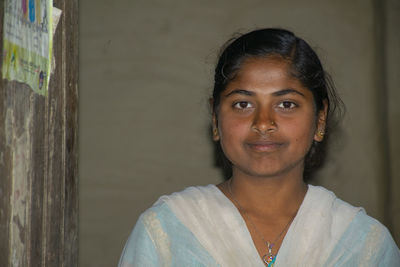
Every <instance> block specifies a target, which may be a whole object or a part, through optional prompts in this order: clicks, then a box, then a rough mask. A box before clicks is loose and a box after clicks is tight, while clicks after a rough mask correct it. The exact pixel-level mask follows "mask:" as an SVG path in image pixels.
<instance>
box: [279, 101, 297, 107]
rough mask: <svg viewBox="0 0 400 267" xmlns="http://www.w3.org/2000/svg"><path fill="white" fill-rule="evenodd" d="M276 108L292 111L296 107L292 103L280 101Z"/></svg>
mask: <svg viewBox="0 0 400 267" xmlns="http://www.w3.org/2000/svg"><path fill="white" fill-rule="evenodd" d="M278 107H279V108H281V109H294V108H296V107H297V104H296V103H294V102H292V101H282V102H281V103H279V105H278Z"/></svg>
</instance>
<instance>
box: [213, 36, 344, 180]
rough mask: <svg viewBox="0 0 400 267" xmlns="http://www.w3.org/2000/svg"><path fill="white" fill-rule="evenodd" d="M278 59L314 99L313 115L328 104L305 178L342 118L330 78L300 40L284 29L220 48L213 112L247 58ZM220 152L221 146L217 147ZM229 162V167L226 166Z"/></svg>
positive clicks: (318, 163) (322, 155)
mask: <svg viewBox="0 0 400 267" xmlns="http://www.w3.org/2000/svg"><path fill="white" fill-rule="evenodd" d="M269 56H278V57H281V58H282V59H284V60H286V61H287V62H288V63H289V64H290V73H291V75H293V76H294V77H295V78H297V79H298V80H299V81H300V82H301V83H302V84H303V85H304V86H305V87H306V88H308V89H309V90H310V91H311V92H312V94H313V97H314V103H315V107H316V115H317V114H318V111H320V110H322V109H323V108H324V101H326V102H327V104H328V112H327V118H326V129H325V136H324V139H323V141H322V142H313V144H312V146H311V148H310V150H309V152H308V154H307V156H306V159H305V166H304V174H303V177H304V178H305V179H308V178H310V177H311V175H312V173H313V172H314V171H315V170H316V169H318V168H319V167H321V166H322V164H323V162H324V159H325V155H326V144H327V141H328V137H329V135H330V133H331V130H332V127H333V125H334V124H336V123H335V122H337V121H338V119H339V118H340V117H341V113H342V112H341V111H342V110H343V107H344V106H343V103H342V101H341V100H340V98H339V97H338V95H337V93H336V91H335V88H334V85H333V83H332V81H331V79H330V77H329V75H328V74H327V73H326V72H325V71H324V69H323V67H322V64H321V62H320V60H319V58H318V56H317V54H316V53H315V52H314V50H313V49H312V48H311V47H310V46H309V45H308V44H307V43H306V42H305V41H304V40H303V39H301V38H299V37H297V36H295V35H294V34H293V33H292V32H290V31H287V30H283V29H274V28H269V29H259V30H255V31H251V32H249V33H246V34H243V35H240V36H239V37H236V38H232V39H231V40H229V41H228V42H227V43H226V44H225V45H224V47H223V50H222V53H221V54H220V56H219V60H218V63H217V66H216V68H215V76H214V91H213V95H212V97H213V107H212V108H213V112H215V113H216V114H218V109H219V103H220V95H221V92H223V91H224V90H225V88H226V86H227V84H228V83H229V82H230V81H231V80H233V79H234V78H235V75H236V73H237V72H238V70H239V69H240V67H241V64H242V62H243V61H244V60H245V59H247V58H258V57H269ZM218 146H219V144H218ZM217 151H219V153H221V152H222V150H221V149H220V147H218V148H217ZM220 156H222V157H223V158H222V160H221V159H220V163H221V162H222V163H223V164H222V165H224V166H223V167H225V168H226V167H228V168H229V169H228V170H226V169H225V174H226V175H230V174H231V170H230V169H231V165H230V163H229V161H228V160H227V159H226V157H225V155H223V153H222V154H221V155H220ZM226 163H228V164H226Z"/></svg>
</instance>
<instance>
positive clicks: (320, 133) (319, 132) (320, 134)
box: [317, 130, 325, 138]
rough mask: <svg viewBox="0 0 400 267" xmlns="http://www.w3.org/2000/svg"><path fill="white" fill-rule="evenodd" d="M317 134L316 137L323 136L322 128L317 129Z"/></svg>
mask: <svg viewBox="0 0 400 267" xmlns="http://www.w3.org/2000/svg"><path fill="white" fill-rule="evenodd" d="M317 135H318V137H320V138H323V137H324V135H325V133H324V131H322V130H318V132H317Z"/></svg>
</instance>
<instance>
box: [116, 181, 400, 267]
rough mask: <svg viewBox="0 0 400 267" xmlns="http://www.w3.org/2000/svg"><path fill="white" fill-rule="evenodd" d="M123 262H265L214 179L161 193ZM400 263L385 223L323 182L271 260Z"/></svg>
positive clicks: (311, 191)
mask: <svg viewBox="0 0 400 267" xmlns="http://www.w3.org/2000/svg"><path fill="white" fill-rule="evenodd" d="M120 266H229V267H234V266H255V267H262V266H265V265H264V264H263V262H262V260H261V258H260V257H259V255H258V252H257V250H256V248H255V246H254V243H253V241H252V238H251V235H250V233H249V231H248V229H247V227H246V223H245V222H244V220H243V218H242V217H241V215H240V213H239V211H238V210H237V209H236V207H235V206H234V205H233V203H232V202H231V201H230V200H229V199H228V198H227V197H226V196H225V195H224V194H223V193H222V192H221V191H220V190H219V189H218V188H217V187H216V186H215V185H208V186H198V187H189V188H187V189H185V190H184V191H182V192H179V193H174V194H172V195H169V196H163V197H161V198H160V199H159V200H158V201H157V202H156V203H155V204H154V206H153V207H152V208H150V209H149V210H148V211H146V212H145V213H144V214H142V216H141V217H140V219H139V221H138V223H137V225H136V227H135V229H134V231H133V233H132V235H131V237H130V238H129V240H128V242H127V244H126V246H125V249H124V252H123V255H122V256H121V260H120ZM287 266H400V252H399V249H398V248H397V246H396V244H395V243H394V241H393V239H392V238H391V236H390V234H389V233H388V231H387V229H386V228H385V227H384V226H383V225H382V224H380V223H379V222H378V221H376V220H375V219H373V218H371V217H369V216H367V215H366V214H365V212H364V210H363V209H362V208H355V207H352V206H351V205H349V204H347V203H345V202H343V201H341V200H340V199H338V198H336V196H335V195H334V194H333V193H332V192H330V191H328V190H326V189H324V188H322V187H316V186H311V185H309V187H308V191H307V194H306V196H305V198H304V200H303V202H302V204H301V206H300V208H299V211H298V212H297V215H296V217H295V218H294V220H293V222H292V224H291V225H290V227H289V229H288V231H287V234H286V236H285V237H284V239H283V242H282V244H281V247H280V249H279V252H278V255H277V258H276V262H275V265H274V267H287Z"/></svg>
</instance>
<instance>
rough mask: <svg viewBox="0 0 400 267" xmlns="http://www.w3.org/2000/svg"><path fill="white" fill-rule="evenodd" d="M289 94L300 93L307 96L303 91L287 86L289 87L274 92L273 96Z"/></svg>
mask: <svg viewBox="0 0 400 267" xmlns="http://www.w3.org/2000/svg"><path fill="white" fill-rule="evenodd" d="M287 94H298V95H301V96H305V95H304V94H303V93H302V92H300V91H297V90H295V89H292V88H287V89H283V90H279V91H276V92H273V93H272V95H273V96H282V95H287Z"/></svg>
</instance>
